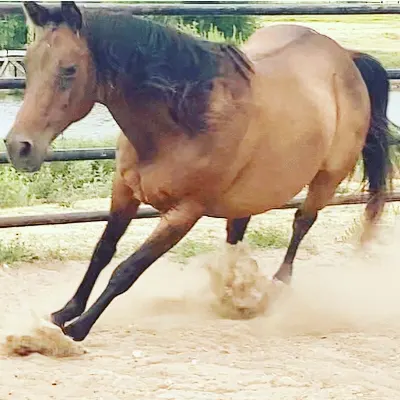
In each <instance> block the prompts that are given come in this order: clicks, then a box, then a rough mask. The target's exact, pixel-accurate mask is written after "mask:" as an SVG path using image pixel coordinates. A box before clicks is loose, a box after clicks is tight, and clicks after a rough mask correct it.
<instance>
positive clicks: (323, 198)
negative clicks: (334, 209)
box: [274, 170, 347, 284]
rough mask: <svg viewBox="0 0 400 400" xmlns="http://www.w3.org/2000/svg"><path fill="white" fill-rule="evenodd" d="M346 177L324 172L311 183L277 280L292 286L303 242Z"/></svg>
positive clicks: (297, 212) (295, 221)
mask: <svg viewBox="0 0 400 400" xmlns="http://www.w3.org/2000/svg"><path fill="white" fill-rule="evenodd" d="M346 175H347V174H345V175H344V174H343V172H341V173H340V174H335V173H332V172H328V171H323V170H322V171H319V172H318V174H317V175H316V176H315V177H314V179H313V180H312V181H311V183H310V186H309V190H308V193H307V197H306V200H305V202H304V204H303V205H302V206H301V207H300V208H299V209H298V210H297V211H296V213H295V216H294V221H293V233H292V237H291V240H290V243H289V247H288V249H287V251H286V254H285V257H284V260H283V263H282V264H281V266H280V268H279V269H278V271H277V272H276V273H275V275H274V278H275V279H278V280H280V281H282V282H284V283H286V284H290V281H291V278H292V274H293V261H294V259H295V257H296V253H297V250H298V248H299V246H300V244H301V242H302V240H303V239H304V237H305V236H306V234H307V233H308V231H309V230H310V229H311V227H312V226H313V225H314V223H315V221H316V220H317V217H318V212H319V211H320V210H322V209H323V208H324V207H325V206H326V205H327V203H328V202H329V201H330V199H331V198H332V197H333V196H334V194H335V190H336V188H337V186H338V185H339V184H340V182H341V181H342V180H343V179H344V178H345V177H346Z"/></svg>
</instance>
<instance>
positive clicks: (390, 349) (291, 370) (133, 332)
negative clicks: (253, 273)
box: [0, 207, 400, 400]
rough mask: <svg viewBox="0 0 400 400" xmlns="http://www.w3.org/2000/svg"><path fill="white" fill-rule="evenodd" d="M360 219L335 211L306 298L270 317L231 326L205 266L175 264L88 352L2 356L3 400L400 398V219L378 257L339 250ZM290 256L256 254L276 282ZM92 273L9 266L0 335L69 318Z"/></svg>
mask: <svg viewBox="0 0 400 400" xmlns="http://www.w3.org/2000/svg"><path fill="white" fill-rule="evenodd" d="M347 209H351V210H354V209H355V208H347V207H343V208H340V207H336V208H330V209H329V210H327V211H324V213H323V215H322V217H321V220H320V221H319V223H318V224H317V225H316V226H315V229H314V231H313V233H312V234H311V235H310V238H309V239H308V240H309V243H311V242H312V244H313V245H314V250H313V251H307V250H304V249H302V251H300V253H299V257H298V260H297V262H296V265H295V278H294V281H293V292H292V293H291V295H290V296H289V297H288V298H286V299H285V300H284V301H282V302H281V303H279V306H276V307H275V308H274V310H273V311H271V314H270V315H268V316H259V317H257V318H254V319H252V320H247V321H243V320H229V319H223V318H221V317H220V316H219V315H218V314H216V312H215V309H214V307H213V304H214V300H215V299H214V297H213V295H212V293H211V291H210V287H209V277H208V275H207V272H206V270H205V269H204V268H203V264H204V258H203V257H205V256H200V257H197V258H194V259H191V260H190V262H189V263H188V264H187V265H182V264H179V263H175V262H173V261H172V260H171V259H170V258H169V257H163V258H162V259H160V260H159V261H158V262H157V263H156V264H154V265H153V266H152V268H150V269H149V270H148V271H147V272H146V273H145V274H144V275H143V276H142V278H141V279H139V281H138V282H137V284H136V285H135V286H134V288H133V289H131V290H130V291H129V292H128V293H126V294H125V295H123V296H121V297H119V298H118V299H116V300H115V301H114V302H113V303H112V305H111V306H110V307H109V308H108V309H107V311H106V312H105V313H104V314H103V316H102V317H101V318H100V320H99V321H98V323H97V324H96V325H95V327H94V328H93V330H92V332H91V334H90V335H89V337H88V338H87V340H86V341H85V342H84V345H85V347H86V349H87V351H88V353H87V354H84V355H82V356H77V357H72V358H50V357H45V356H42V355H39V354H33V355H30V356H27V357H17V356H14V357H10V356H6V355H5V354H2V355H0V371H1V373H0V399H1V400H3V399H32V400H33V399H35V400H36V399H40V400H45V399H97V400H100V399H107V400H108V399H130V400H131V399H140V400H146V399H149V400H154V399H174V400H175V399H176V400H184V399H188V400H189V399H190V400H199V399H206V400H230V399H234V400H236V399H238V400H239V399H240V400H243V399H246V400H253V399H254V400H256V399H257V400H258V399H260V400H266V399H268V400H270V399H313V400H314V399H321V400H323V399H340V400H346V399H358V398H363V399H377V400H378V399H379V400H382V399H396V398H400V353H399V351H398V349H399V347H400V290H399V289H400V253H399V250H398V243H399V242H400V228H399V226H398V223H397V220H398V218H397V217H393V218H391V222H390V223H386V225H385V226H384V227H383V233H382V235H381V236H380V237H379V239H378V240H377V241H376V242H375V243H374V245H373V246H371V247H369V248H368V251H362V252H357V251H355V250H354V248H353V246H352V245H351V244H347V243H338V241H337V240H335V237H337V235H338V234H339V232H340V231H341V230H342V231H343V230H344V227H345V226H344V225H345V224H347V225H348V224H349V218H347V220H345V223H343V222H341V223H340V224H339V223H338V220H339V216H340V213H346V212H347V211H345V210H347ZM360 210H361V209H360V208H357V212H358V213H359V212H360ZM351 212H353V211H351ZM282 213H283V212H282ZM348 215H353V216H354V214H351V213H348ZM356 215H358V214H356ZM396 215H397V214H396ZM353 216H352V217H351V218H353ZM36 229H38V228H36ZM54 229H56V228H54ZM57 229H64V230H68V229H69V228H68V227H62V228H57ZM221 229H222V228H221ZM99 232H100V231H99ZM96 235H98V233H97V234H96ZM335 235H336V236H335ZM329 243H330V244H329ZM283 253H284V250H283V249H279V250H268V251H257V252H254V257H255V258H256V259H257V261H258V263H259V265H260V266H261V267H262V268H264V269H265V271H266V272H267V273H272V272H273V271H274V270H275V268H276V267H277V266H278V264H279V262H280V261H281V259H282V255H283ZM117 261H118V260H115V261H114V262H113V264H112V265H113V266H115V265H116V263H117ZM86 265H87V263H86V262H56V263H48V264H44V263H33V264H25V265H21V266H19V267H18V268H10V269H3V270H2V272H1V274H0V287H1V291H0V316H1V317H0V335H2V336H4V335H6V334H7V332H9V331H13V332H14V333H15V332H16V331H18V329H22V326H23V325H24V324H26V323H27V322H28V321H29V319H30V318H31V317H30V310H35V312H37V313H39V314H42V315H44V314H46V313H49V312H51V311H54V310H55V309H57V308H58V307H60V306H61V305H62V304H63V303H64V302H65V301H66V300H67V299H68V298H69V296H70V295H71V294H72V293H73V291H74V290H75V288H76V286H77V284H78V282H79V280H80V279H81V277H82V275H83V272H84V269H85V268H86ZM111 271H112V268H108V269H107V270H106V272H105V273H104V274H103V275H102V276H101V279H100V281H99V283H98V285H97V286H96V288H95V291H94V296H97V295H98V294H99V292H100V291H101V290H102V289H103V287H104V285H105V282H106V280H107V279H108V277H109V275H110V273H111ZM91 299H92V300H93V297H92V298H91Z"/></svg>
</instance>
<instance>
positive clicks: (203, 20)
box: [146, 15, 260, 43]
mask: <svg viewBox="0 0 400 400" xmlns="http://www.w3.org/2000/svg"><path fill="white" fill-rule="evenodd" d="M146 18H148V19H151V20H153V21H157V22H160V23H162V24H164V25H171V26H173V27H176V28H179V29H182V30H184V31H186V32H188V33H192V34H195V35H197V36H203V37H205V38H206V39H209V40H211V41H225V40H227V41H230V42H234V43H241V42H242V41H243V40H246V39H247V38H248V37H249V36H250V35H251V34H252V33H253V32H254V31H255V30H256V29H257V28H258V27H259V26H260V20H259V19H258V18H257V17H251V16H242V15H238V16H224V17H206V16H201V17H174V16H156V15H154V16H148V17H146ZM211 32H212V33H211ZM210 33H211V35H210Z"/></svg>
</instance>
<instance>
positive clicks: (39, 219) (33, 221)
mask: <svg viewBox="0 0 400 400" xmlns="http://www.w3.org/2000/svg"><path fill="white" fill-rule="evenodd" d="M304 200H305V198H304V197H296V198H294V199H292V200H290V201H289V202H287V203H286V204H284V205H283V206H282V207H277V208H275V210H285V209H290V208H298V207H299V206H300V205H301V204H302V203H303V201H304ZM367 201H368V194H358V195H348V196H336V197H334V198H333V199H332V200H331V201H330V202H329V203H328V204H327V205H328V206H342V205H355V204H364V203H367ZM387 201H388V202H397V201H400V193H399V192H393V193H391V194H389V195H388V196H387ZM108 216H109V212H108V211H84V212H74V213H57V214H43V215H21V216H13V217H1V218H0V229H1V228H17V227H25V226H39V225H63V224H77V223H84V222H103V221H108ZM159 216H160V213H159V212H158V211H157V210H155V209H154V208H153V207H149V206H143V207H139V210H138V213H137V216H136V217H135V218H134V219H143V218H157V217H159Z"/></svg>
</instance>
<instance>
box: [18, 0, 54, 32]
mask: <svg viewBox="0 0 400 400" xmlns="http://www.w3.org/2000/svg"><path fill="white" fill-rule="evenodd" d="M22 8H23V10H24V12H25V15H26V17H27V19H29V20H31V21H32V23H33V25H36V26H40V27H43V26H45V25H47V24H48V23H49V22H50V13H49V10H48V9H47V8H45V7H43V6H40V5H39V4H37V3H36V2H34V1H24V2H23V5H22Z"/></svg>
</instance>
